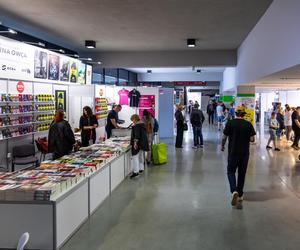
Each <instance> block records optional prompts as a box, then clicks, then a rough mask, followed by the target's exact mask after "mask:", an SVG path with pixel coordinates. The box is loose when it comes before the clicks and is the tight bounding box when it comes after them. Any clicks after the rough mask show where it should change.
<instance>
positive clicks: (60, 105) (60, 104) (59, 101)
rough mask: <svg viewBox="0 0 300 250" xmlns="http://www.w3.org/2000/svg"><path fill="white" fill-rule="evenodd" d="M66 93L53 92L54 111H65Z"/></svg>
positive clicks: (62, 91) (63, 91)
mask: <svg viewBox="0 0 300 250" xmlns="http://www.w3.org/2000/svg"><path fill="white" fill-rule="evenodd" d="M66 98H67V97H66V91H65V90H55V109H56V110H59V109H62V110H63V111H65V112H66V111H67V109H66V103H67V102H66Z"/></svg>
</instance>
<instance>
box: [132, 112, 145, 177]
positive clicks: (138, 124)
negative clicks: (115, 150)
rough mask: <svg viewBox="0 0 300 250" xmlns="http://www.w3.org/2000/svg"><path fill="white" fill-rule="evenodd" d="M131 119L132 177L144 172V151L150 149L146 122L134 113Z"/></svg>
mask: <svg viewBox="0 0 300 250" xmlns="http://www.w3.org/2000/svg"><path fill="white" fill-rule="evenodd" d="M130 120H131V121H132V123H133V126H132V131H131V140H130V145H131V154H132V167H133V173H132V174H131V176H130V179H132V178H134V177H136V176H138V175H139V174H140V173H143V172H144V152H145V151H148V150H149V144H148V139H147V133H146V128H145V124H144V123H143V122H142V121H140V118H139V116H138V115H132V116H131V118H130Z"/></svg>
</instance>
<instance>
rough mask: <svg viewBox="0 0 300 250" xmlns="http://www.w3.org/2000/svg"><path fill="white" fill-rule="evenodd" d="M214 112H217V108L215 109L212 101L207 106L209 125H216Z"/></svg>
mask: <svg viewBox="0 0 300 250" xmlns="http://www.w3.org/2000/svg"><path fill="white" fill-rule="evenodd" d="M214 110H215V108H214V105H213V102H212V100H210V101H209V104H208V105H207V108H206V112H207V114H208V123H209V124H214V113H215V111H214Z"/></svg>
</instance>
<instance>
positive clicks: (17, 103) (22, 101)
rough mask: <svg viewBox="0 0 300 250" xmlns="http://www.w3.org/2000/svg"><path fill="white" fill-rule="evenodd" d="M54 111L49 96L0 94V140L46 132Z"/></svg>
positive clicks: (52, 100)
mask: <svg viewBox="0 0 300 250" xmlns="http://www.w3.org/2000/svg"><path fill="white" fill-rule="evenodd" d="M54 111H55V105H54V96H53V95H51V94H38V95H27V94H18V95H11V94H0V140H5V139H9V138H15V137H20V136H24V135H30V134H34V133H35V132H40V131H46V130H48V129H49V127H50V124H51V122H52V120H53V115H54Z"/></svg>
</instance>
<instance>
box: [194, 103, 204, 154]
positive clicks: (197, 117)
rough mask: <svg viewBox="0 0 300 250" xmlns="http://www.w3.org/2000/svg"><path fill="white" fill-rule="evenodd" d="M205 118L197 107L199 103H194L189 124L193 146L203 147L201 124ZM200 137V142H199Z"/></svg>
mask: <svg viewBox="0 0 300 250" xmlns="http://www.w3.org/2000/svg"><path fill="white" fill-rule="evenodd" d="M204 120H205V117H204V115H203V112H202V111H201V110H200V109H199V105H194V108H193V110H192V113H191V124H192V126H193V134H194V146H193V148H203V135H202V124H203V122H204ZM199 138H200V144H199Z"/></svg>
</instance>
